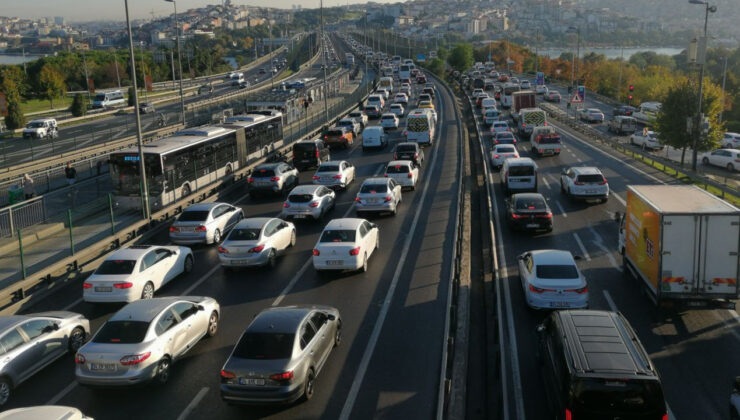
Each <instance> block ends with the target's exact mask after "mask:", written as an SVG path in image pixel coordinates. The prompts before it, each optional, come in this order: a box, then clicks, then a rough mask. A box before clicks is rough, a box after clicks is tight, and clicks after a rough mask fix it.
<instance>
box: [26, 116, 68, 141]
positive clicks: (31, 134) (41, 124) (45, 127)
mask: <svg viewBox="0 0 740 420" xmlns="http://www.w3.org/2000/svg"><path fill="white" fill-rule="evenodd" d="M58 136H59V129H58V128H57V120H55V119H54V118H39V119H36V120H32V121H30V122H29V123H28V124H26V128H24V129H23V138H24V139H53V138H56V137H58Z"/></svg>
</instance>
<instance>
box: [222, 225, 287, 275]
mask: <svg viewBox="0 0 740 420" xmlns="http://www.w3.org/2000/svg"><path fill="white" fill-rule="evenodd" d="M295 241H296V231H295V225H293V223H290V222H287V221H285V220H282V219H278V218H275V217H272V218H271V217H252V218H249V219H244V220H242V221H241V222H239V224H237V225H236V227H234V229H233V230H232V231H231V233H229V236H227V237H226V240H224V243H222V244H221V246H219V247H218V259H219V261H220V262H221V266H222V267H224V268H225V269H232V268H238V267H248V266H268V267H270V268H274V267H275V265H276V263H277V258H278V257H279V256H280V255H283V254H284V253H285V250H286V249H288V248H290V247H292V246H293V245H295Z"/></svg>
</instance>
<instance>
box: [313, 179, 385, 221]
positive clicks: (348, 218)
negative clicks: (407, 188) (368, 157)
mask: <svg viewBox="0 0 740 420" xmlns="http://www.w3.org/2000/svg"><path fill="white" fill-rule="evenodd" d="M378 179H382V180H385V179H386V178H378ZM364 221H365V219H357V218H352V217H345V218H343V219H332V220H331V221H329V223H327V224H326V227H325V228H324V230H327V229H357V228H358V227H359V226H360V224H361V223H362V222H364Z"/></svg>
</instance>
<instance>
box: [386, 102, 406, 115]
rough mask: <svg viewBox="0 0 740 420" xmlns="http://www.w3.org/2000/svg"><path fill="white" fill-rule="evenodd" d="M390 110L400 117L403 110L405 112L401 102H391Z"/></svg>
mask: <svg viewBox="0 0 740 420" xmlns="http://www.w3.org/2000/svg"><path fill="white" fill-rule="evenodd" d="M390 111H391V114H394V115H395V116H396V117H398V118H402V117H403V114H404V112H406V110H405V109H404V108H403V105H401V104H391V107H390Z"/></svg>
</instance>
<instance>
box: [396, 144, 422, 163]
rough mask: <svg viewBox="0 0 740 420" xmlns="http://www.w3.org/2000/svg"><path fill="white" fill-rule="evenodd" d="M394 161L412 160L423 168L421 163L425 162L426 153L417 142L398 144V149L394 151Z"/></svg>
mask: <svg viewBox="0 0 740 420" xmlns="http://www.w3.org/2000/svg"><path fill="white" fill-rule="evenodd" d="M393 160H410V161H412V162H414V163H415V164H417V165H418V166H421V163H422V162H424V151H423V150H421V147H419V143H416V142H412V141H409V142H403V143H398V144H397V145H396V148H395V149H393Z"/></svg>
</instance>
